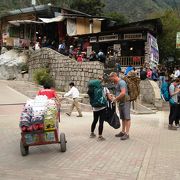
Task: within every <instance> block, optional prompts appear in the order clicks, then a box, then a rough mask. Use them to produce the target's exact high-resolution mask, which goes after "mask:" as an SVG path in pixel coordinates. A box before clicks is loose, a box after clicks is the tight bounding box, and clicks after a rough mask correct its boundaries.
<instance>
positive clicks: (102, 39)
mask: <svg viewBox="0 0 180 180" xmlns="http://www.w3.org/2000/svg"><path fill="white" fill-rule="evenodd" d="M116 40H118V35H117V34H115V35H107V36H99V42H105V41H116Z"/></svg>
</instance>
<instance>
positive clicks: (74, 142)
mask: <svg viewBox="0 0 180 180" xmlns="http://www.w3.org/2000/svg"><path fill="white" fill-rule="evenodd" d="M0 85H1V89H0V104H5V102H6V99H8V100H7V102H8V104H9V103H10V100H9V98H8V97H7V96H8V94H9V93H10V91H11V93H10V94H11V98H10V99H11V102H13V103H15V102H18V103H20V102H22V101H25V100H26V98H25V96H22V95H20V94H19V93H16V92H15V91H13V90H10V89H8V88H7V86H6V83H5V82H0ZM6 88H7V89H6ZM2 89H3V91H2ZM2 93H3V94H2ZM6 93H7V96H5V95H6ZM13 95H14V96H13ZM4 96H5V98H4ZM21 109H22V105H11V106H10V105H0V142H1V145H0V180H1V179H2V180H21V179H25V180H56V179H58V180H92V179H94V180H135V179H138V180H140V179H141V180H161V179H162V180H179V179H180V157H179V154H180V130H177V131H169V130H167V121H168V112H167V111H162V112H157V113H156V114H147V115H132V128H131V134H130V139H129V140H127V141H120V139H119V138H115V137H114V134H116V133H118V130H114V129H112V128H111V127H110V126H108V124H105V127H104V137H105V138H106V141H104V142H98V141H97V139H90V138H89V133H90V125H91V122H92V113H91V112H85V113H84V114H83V115H84V116H83V117H82V118H78V117H76V115H77V114H76V112H74V113H73V114H72V116H71V117H67V116H66V115H65V114H62V116H61V123H60V131H62V132H65V134H66V138H67V141H68V142H67V151H66V152H65V153H61V152H59V145H58V144H54V145H45V146H36V147H30V154H29V155H28V156H26V157H22V156H21V154H20V149H19V141H20V130H19V128H18V123H19V115H20V111H21Z"/></svg>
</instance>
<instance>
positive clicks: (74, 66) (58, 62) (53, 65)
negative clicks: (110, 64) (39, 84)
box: [28, 48, 104, 93]
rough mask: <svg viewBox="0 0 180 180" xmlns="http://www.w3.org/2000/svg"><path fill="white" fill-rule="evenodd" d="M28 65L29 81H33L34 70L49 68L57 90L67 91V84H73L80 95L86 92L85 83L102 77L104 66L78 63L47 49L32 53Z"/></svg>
mask: <svg viewBox="0 0 180 180" xmlns="http://www.w3.org/2000/svg"><path fill="white" fill-rule="evenodd" d="M28 65H29V80H30V81H32V80H33V72H34V71H35V70H36V69H38V68H41V67H49V69H50V73H51V75H52V76H53V78H54V80H55V85H56V88H57V89H59V90H60V91H67V90H68V89H69V83H70V82H74V83H75V85H76V87H77V88H78V89H79V91H80V92H81V93H84V92H87V82H88V81H89V80H90V79H94V78H97V77H98V76H102V75H103V72H104V65H103V64H102V63H100V62H99V61H95V62H82V63H78V62H77V61H75V60H73V59H70V58H69V57H67V56H64V55H62V54H59V53H58V52H56V51H54V50H52V49H49V48H42V49H41V50H38V51H34V53H32V54H31V55H30V58H29V60H28Z"/></svg>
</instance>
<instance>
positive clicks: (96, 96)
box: [87, 80, 107, 107]
mask: <svg viewBox="0 0 180 180" xmlns="http://www.w3.org/2000/svg"><path fill="white" fill-rule="evenodd" d="M103 91H104V90H103V86H102V84H101V81H100V80H90V81H89V82H88V92H87V93H88V95H89V99H90V104H91V106H92V107H103V106H106V105H107V99H106V97H105V96H104V92H103Z"/></svg>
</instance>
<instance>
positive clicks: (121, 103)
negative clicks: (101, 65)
mask: <svg viewBox="0 0 180 180" xmlns="http://www.w3.org/2000/svg"><path fill="white" fill-rule="evenodd" d="M109 78H110V80H111V81H112V82H114V84H115V86H116V87H115V97H114V99H113V102H117V104H118V108H119V113H120V119H121V120H122V131H121V132H120V133H118V134H116V135H115V136H116V137H120V138H121V140H127V139H129V130H130V126H131V117H130V108H131V103H130V97H129V95H128V89H127V84H126V82H125V81H124V80H123V79H121V78H120V77H118V75H117V73H115V72H112V73H111V74H110V75H109Z"/></svg>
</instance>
